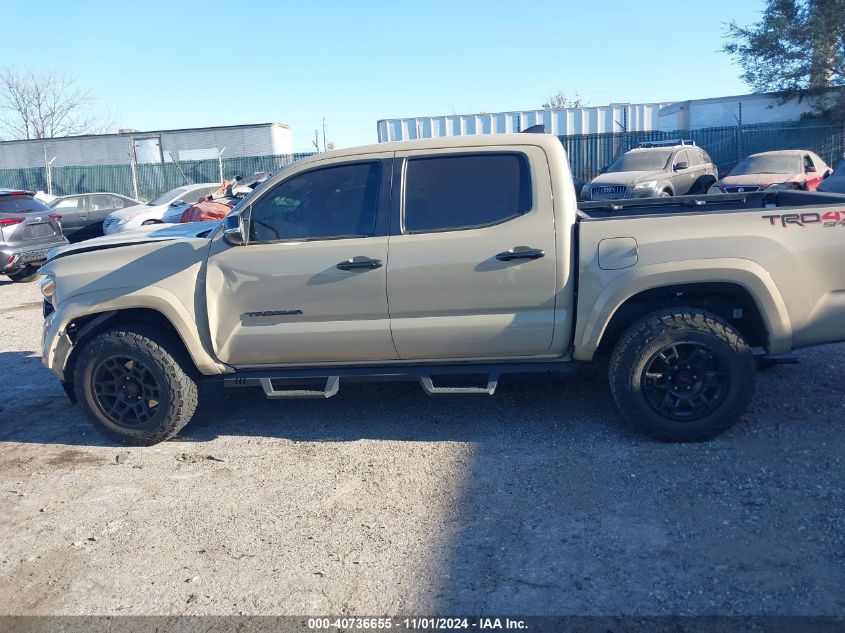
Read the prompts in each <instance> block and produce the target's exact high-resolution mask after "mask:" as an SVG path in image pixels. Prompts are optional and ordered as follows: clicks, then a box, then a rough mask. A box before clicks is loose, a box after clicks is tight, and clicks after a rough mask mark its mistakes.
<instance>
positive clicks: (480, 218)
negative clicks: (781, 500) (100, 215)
mask: <svg viewBox="0 0 845 633" xmlns="http://www.w3.org/2000/svg"><path fill="white" fill-rule="evenodd" d="M41 273H42V275H43V279H42V281H41V282H40V283H41V289H42V292H43V293H44V295H45V303H44V314H45V320H44V336H43V345H44V351H43V355H44V363H45V364H46V365H47V367H49V368H50V369H51V370H52V372H53V373H54V374H55V375H56V376H58V377H59V379H60V380H61V381H62V383H63V385H64V386H65V389H66V391H67V393H68V395H69V396H70V397H71V399H72V400H74V401H78V402H79V404H81V406H82V407H83V409H84V410H85V411H86V413H87V414H88V416H89V417H90V418H91V419H92V420H93V421H94V423H95V424H96V426H97V427H98V428H99V429H100V430H101V431H103V432H104V433H106V434H107V435H108V436H109V437H111V438H114V439H116V440H118V441H121V442H125V443H131V444H152V443H155V442H159V441H161V440H165V439H167V438H169V437H171V436H173V435H174V434H176V433H177V432H178V431H179V430H180V429H181V428H182V427H183V426H184V425H185V424H187V423H188V421H189V420H190V419H191V416H192V415H193V413H194V410H195V408H196V406H197V399H198V393H199V386H200V384H201V383H205V382H208V383H211V384H212V385H213V384H215V383H216V384H218V385H222V386H249V385H253V386H256V387H258V386H260V387H261V388H263V390H264V392H265V394H266V395H267V396H268V397H270V398H280V399H284V398H294V397H320V398H322V397H329V396H332V395H334V394H335V393H336V392H337V390H338V387H339V384H340V381H341V379H343V380H349V379H354V378H358V377H373V376H391V377H394V376H406V377H410V378H413V379H418V380H419V381H420V382H421V383H422V386H423V388H424V389H425V390H426V391H427V392H428V393H430V394H462V393H465V394H470V393H472V394H490V395H492V394H493V392H494V391H495V389H496V385H497V380H498V378H499V376H500V375H501V374H507V373H516V372H523V373H524V372H538V373H544V372H557V373H564V374H574V373H576V367H578V366H579V365H580V364H583V363H586V362H590V361H597V362H601V361H602V360H603V359H604V360H609V380H610V389H611V392H612V394H613V398H614V399H615V402H616V404H617V405H618V409H619V411H620V413H621V415H622V417H623V418H624V419H626V420H627V421H629V422H631V423H633V424H636V425H638V426H639V427H641V428H643V429H644V430H646V431H648V432H650V433H651V434H653V435H655V436H657V437H660V438H664V439H669V440H677V441H689V440H702V439H706V438H709V437H712V436H714V435H716V434H718V433H720V432H722V431H724V430H725V429H727V428H729V427H730V426H731V425H732V424H733V423H734V422H735V421H736V420H737V419H738V418H739V417H740V416H741V414H742V413H743V411H744V410H745V408H746V406H747V405H748V403H749V401H750V399H751V397H752V392H753V389H754V382H755V376H756V372H755V369H756V368H755V358H754V354H755V352H756V353H757V354H761V355H767V356H768V358H769V360H770V361H773V360H777V357H778V355H785V354H788V353H789V352H790V351H791V350H793V349H795V348H799V347H806V346H809V345H818V344H821V343H831V342H835V341H842V340H845V197H841V196H836V195H835V194H818V193H804V192H792V191H778V192H775V193H770V194H765V192H760V193H754V194H739V195H715V196H707V195H701V196H698V197H696V196H687V197H682V198H674V199H668V200H667V199H657V198H655V199H640V200H627V201H607V202H593V203H586V204H584V205H582V207H581V209H580V210H579V208H578V206H577V202H576V197H575V191H574V188H573V182H572V177H571V174H570V170H569V165H568V163H567V158H566V154H565V152H564V150H563V148H562V147H561V144H560V142H558V140H557V139H556V138H555V137H554V136H547V135H531V134H521V135H502V136H479V137H458V138H440V139H433V140H424V141H410V142H401V143H385V144H382V145H375V146H370V147H362V148H356V149H349V150H341V151H335V152H329V153H326V154H320V155H318V156H315V157H313V158H310V159H307V160H302V161H300V162H297V163H295V164H293V165H292V166H290V167H288V168H286V169H285V170H283V171H281V172H279V173H277V174H275V175H274V176H273V177H271V178H270V179H269V180H268V181H267V182H266V183H264V185H263V186H261V187H260V188H258V189H256V190H255V191H254V192H253V193H251V194H250V195H249V196H248V197H246V198H244V200H243V201H242V202H241V203H240V204H239V205H238V206H237V207H235V209H234V210H233V211H232V213H231V214H230V215H229V216H227V217H226V218H225V219H224V221H223V222H222V223H219V224H193V225H183V226H181V227H171V228H161V229H158V230H148V231H147V232H136V233H126V234H122V235H119V236H111V237H105V238H98V239H96V240H91V241H88V242H83V243H80V244H77V245H73V246H70V247H65V248H63V249H59V250H58V251H57V252H54V253H52V254H51V257H50V259H49V260H48V261H47V263H46V264H45V265H44V266H43V267H42V268H41ZM315 383H318V384H317V385H316V386H315ZM560 415H561V416H566V411H565V410H561V411H560Z"/></svg>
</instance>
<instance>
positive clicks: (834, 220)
mask: <svg viewBox="0 0 845 633" xmlns="http://www.w3.org/2000/svg"><path fill="white" fill-rule="evenodd" d="M763 219H764V220H768V221H769V224H770V225H771V226H775V225H778V224H779V225H780V226H781V227H783V228H786V227H787V226H788V225H790V224H795V225H797V226H800V227H804V226H806V225H807V224H821V225H822V226H824V227H825V228H831V227H834V226H842V227H845V211H827V212H825V213H823V214H822V213H784V214H783V215H764V216H763Z"/></svg>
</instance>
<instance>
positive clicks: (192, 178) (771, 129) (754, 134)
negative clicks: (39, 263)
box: [0, 120, 845, 201]
mask: <svg viewBox="0 0 845 633" xmlns="http://www.w3.org/2000/svg"><path fill="white" fill-rule="evenodd" d="M559 138H560V141H561V143H562V144H563V146H564V148H565V149H566V151H567V153H568V154H569V161H570V163H571V165H572V173H573V174H574V175H576V176H578V177H580V178H584V179H586V180H589V179H591V178H594V177H595V176H596V175H598V174H599V173H600V172H601V170H602V169H603V168H604V167H606V166H607V165H609V164H610V163H611V162H612V161H613V159H614V158H616V157H617V156H619V155H620V154H622V153H623V152H625V151H627V150H629V149H631V148H634V147H637V146H638V145H639V144H640V143H643V142H646V141H665V140H671V139H677V138H682V139H692V140H694V141H695V143H696V145H698V146H699V147H701V148H703V149H704V150H705V151H706V152H707V153H708V154H710V156H711V158H712V159H713V162H714V163H716V165H717V166H718V168H719V173H720V174H725V173H727V172H728V171H729V170H730V169H731V168H732V167H733V166H734V165H736V163H738V162H739V161H740V160H741V159H742V158H744V157H745V156H747V155H748V154H753V153H755V152H763V151H768V150H777V149H807V150H812V151H814V152H816V153H818V154H819V156H821V157H822V158H823V159H824V160H825V161H826V162H827V163H828V164H829V165H831V166H835V165H836V164H837V163H838V162H839V160H841V159H842V158H843V153H845V125H843V124H841V123H839V124H837V123H831V122H827V121H819V120H810V121H795V122H789V123H773V124H765V125H747V126H730V127H714V128H704V129H700V130H675V131H673V132H628V133H615V134H585V135H578V136H561V137H559ZM311 155H312V154H290V155H282V156H243V157H238V158H224V159H223V175H224V177H225V178H229V179H231V178H233V177H235V176H238V175H240V176H251V175H252V174H254V173H255V172H260V171H263V172H270V173H272V172H274V171H277V170H278V169H280V168H282V167H286V166H287V165H290V164H291V163H292V162H294V161H296V160H299V159H300V158H305V157H306V156H311ZM135 175H136V180H137V187H138V192H137V195H138V197H139V198H140V199H141V200H144V201H146V200H150V199H152V198H154V197H156V196H157V195H159V194H161V193H164V192H165V191H168V190H169V189H173V188H175V187H179V186H181V185H184V184H186V183H188V182H190V183H199V182H219V181H220V165H219V163H218V161H217V160H215V159H212V160H193V161H180V162H178V163H156V164H144V165H138V166H137V168H136V174H135ZM51 176H52V192H53V195H57V196H61V195H68V194H72V193H86V192H93V191H111V192H114V193H121V194H124V195H127V196H134V195H135V182H134V181H133V177H132V167H131V166H130V165H92V166H80V167H74V166H58V167H53V168H52V170H51ZM0 187H2V188H9V189H27V190H31V191H38V190H41V191H47V173H46V171H45V169H44V167H32V168H26V169H2V170H0Z"/></svg>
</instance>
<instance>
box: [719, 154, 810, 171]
mask: <svg viewBox="0 0 845 633" xmlns="http://www.w3.org/2000/svg"><path fill="white" fill-rule="evenodd" d="M802 171H803V170H802V169H801V157H800V156H777V155H771V156H749V157H748V158H743V159H742V160H741V161H739V164H738V165H737V166H736V167H734V168H733V169H732V170H731V173H729V174H728V175H729V176H744V175H746V174H800V173H801V172H802Z"/></svg>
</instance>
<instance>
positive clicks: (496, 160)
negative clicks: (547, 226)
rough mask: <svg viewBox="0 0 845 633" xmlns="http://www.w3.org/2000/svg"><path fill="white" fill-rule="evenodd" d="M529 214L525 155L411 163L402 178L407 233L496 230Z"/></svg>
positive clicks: (493, 155)
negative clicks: (497, 227) (494, 226)
mask: <svg viewBox="0 0 845 633" xmlns="http://www.w3.org/2000/svg"><path fill="white" fill-rule="evenodd" d="M530 210H531V176H530V173H529V170H528V160H527V159H526V157H525V155H523V154H517V153H495V154H494V153H486V154H483V153H478V154H471V155H466V154H464V155H456V156H437V157H432V158H411V159H409V160H408V165H407V168H406V172H405V216H404V218H405V225H404V229H405V232H406V233H424V232H429V231H454V230H458V229H469V228H474V227H480V226H486V225H490V224H498V223H500V222H504V221H506V220H509V219H511V218H514V217H516V216H519V215H522V214H524V213H526V212H528V211H530Z"/></svg>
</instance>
